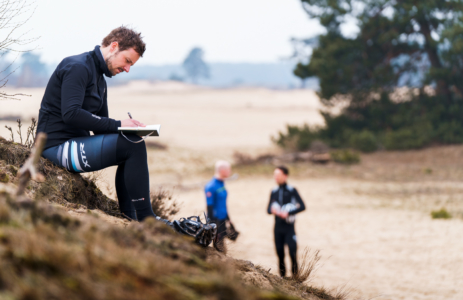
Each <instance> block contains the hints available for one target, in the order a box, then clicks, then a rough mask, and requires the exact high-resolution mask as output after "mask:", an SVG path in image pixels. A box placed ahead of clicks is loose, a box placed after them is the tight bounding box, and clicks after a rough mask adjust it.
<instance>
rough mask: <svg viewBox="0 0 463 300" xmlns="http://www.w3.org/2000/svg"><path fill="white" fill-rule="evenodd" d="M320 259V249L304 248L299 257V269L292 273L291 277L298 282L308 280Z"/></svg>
mask: <svg viewBox="0 0 463 300" xmlns="http://www.w3.org/2000/svg"><path fill="white" fill-rule="evenodd" d="M320 259H321V256H320V250H314V251H312V250H311V249H310V248H304V251H303V252H302V256H301V258H300V259H299V262H300V264H299V270H298V272H297V273H296V274H293V277H292V279H293V280H295V281H297V282H300V283H303V282H305V281H307V280H309V279H310V276H311V275H313V273H314V272H315V271H316V270H317V268H318V263H319V262H320Z"/></svg>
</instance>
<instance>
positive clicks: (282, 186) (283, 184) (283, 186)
mask: <svg viewBox="0 0 463 300" xmlns="http://www.w3.org/2000/svg"><path fill="white" fill-rule="evenodd" d="M286 185H287V183H286V182H285V183H282V184H280V185H279V187H280V188H285V187H286Z"/></svg>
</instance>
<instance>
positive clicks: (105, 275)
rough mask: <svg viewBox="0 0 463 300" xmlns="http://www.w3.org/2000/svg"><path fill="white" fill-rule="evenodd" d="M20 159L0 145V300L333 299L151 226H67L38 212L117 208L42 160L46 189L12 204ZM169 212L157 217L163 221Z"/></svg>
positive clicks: (15, 148)
mask: <svg viewBox="0 0 463 300" xmlns="http://www.w3.org/2000/svg"><path fill="white" fill-rule="evenodd" d="M27 155H28V149H27V148H26V147H25V146H21V145H17V144H14V143H11V142H6V141H4V140H0V171H1V172H3V173H5V174H8V175H11V176H12V178H13V179H12V180H11V181H10V182H9V183H8V184H3V183H0V299H224V300H225V299H282V300H284V299H288V300H290V299H317V297H314V295H315V294H314V293H308V292H307V291H314V290H317V291H319V293H318V294H319V295H320V296H321V297H322V298H321V299H337V298H333V297H331V296H330V295H329V293H326V294H324V292H320V291H321V290H319V289H316V288H313V287H309V286H306V285H304V284H302V283H301V282H298V281H296V280H292V279H281V278H279V277H277V276H275V275H272V274H269V272H268V271H266V270H263V269H262V268H261V267H254V266H253V265H252V263H250V262H244V261H237V260H234V259H232V258H229V257H226V256H224V255H223V254H221V253H218V252H216V251H215V250H214V249H213V248H211V247H208V248H206V249H205V248H202V247H199V246H197V245H196V244H194V242H193V240H192V239H190V238H188V237H185V236H183V235H180V234H177V233H175V232H173V231H172V229H171V228H169V227H167V226H166V225H164V224H163V223H162V222H158V221H156V220H154V219H148V220H146V221H145V222H143V223H137V222H132V223H130V224H128V225H127V226H125V227H123V226H116V225H113V224H110V223H108V222H107V221H105V220H104V219H102V218H98V217H97V215H96V214H94V213H92V212H91V211H90V210H88V213H86V214H85V210H84V215H82V214H80V216H79V218H75V217H73V216H72V215H70V214H69V213H66V211H65V210H64V209H61V208H60V207H59V205H56V204H55V205H54V206H52V205H50V204H48V203H47V202H48V201H49V202H55V203H61V204H65V206H66V207H68V209H69V207H71V208H78V207H79V206H80V207H81V206H82V205H85V206H86V207H89V208H91V207H94V208H100V209H102V210H104V209H107V211H106V212H107V213H110V214H111V213H113V212H114V210H116V209H117V204H116V203H115V202H114V201H112V200H111V199H109V198H107V197H104V196H102V194H101V192H100V191H99V189H98V188H97V187H96V186H95V185H94V183H92V182H91V181H89V180H88V179H85V178H83V177H81V176H80V175H78V174H71V173H69V172H67V171H65V170H64V169H62V168H59V167H56V166H53V165H52V164H50V163H49V162H47V161H46V160H41V161H40V163H39V169H40V171H41V172H43V173H44V174H45V175H46V181H45V182H44V183H42V184H39V183H35V182H31V183H30V185H29V189H28V191H27V195H28V197H30V198H26V199H22V200H19V199H17V198H16V197H15V196H13V195H12V194H13V193H14V192H12V191H14V189H15V188H14V184H15V182H16V180H17V179H16V178H15V177H14V176H13V173H14V171H15V170H16V172H17V167H18V166H19V165H20V164H21V163H22V162H23V161H24V160H25V158H26V156H27ZM153 198H154V199H155V201H156V203H157V204H164V205H165V201H166V199H167V201H169V200H168V199H170V200H172V194H171V192H169V191H167V190H165V189H160V190H158V191H156V192H155V193H154V194H153ZM31 199H36V200H31ZM37 200H48V201H37ZM108 202H110V204H108ZM174 203H176V202H175V201H174ZM112 204H114V205H115V206H111V207H110V209H108V205H112ZM176 206H177V204H175V205H172V203H171V205H170V206H169V205H167V206H159V207H158V209H160V208H162V207H164V210H163V211H164V212H165V213H166V212H170V213H172V212H174V211H175V209H176ZM167 208H168V209H167ZM71 211H72V209H71ZM78 211H80V212H82V209H81V208H80V209H78ZM169 216H170V215H169ZM243 264H246V265H248V267H246V268H243V267H242V265H243ZM246 278H254V279H256V278H258V279H259V280H247V279H246Z"/></svg>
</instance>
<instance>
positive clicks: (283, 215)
mask: <svg viewBox="0 0 463 300" xmlns="http://www.w3.org/2000/svg"><path fill="white" fill-rule="evenodd" d="M278 216H279V217H280V218H282V219H286V218H287V217H288V216H289V213H288V212H287V211H281V212H280V213H279V214H278Z"/></svg>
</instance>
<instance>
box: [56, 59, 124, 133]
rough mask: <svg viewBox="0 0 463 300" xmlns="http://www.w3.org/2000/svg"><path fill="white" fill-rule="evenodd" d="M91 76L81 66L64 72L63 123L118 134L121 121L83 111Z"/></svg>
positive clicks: (77, 65)
mask: <svg viewBox="0 0 463 300" xmlns="http://www.w3.org/2000/svg"><path fill="white" fill-rule="evenodd" d="M90 75H91V74H90V72H89V70H88V69H87V67H86V66H84V65H81V64H73V65H70V66H69V67H68V68H67V69H66V70H63V74H62V76H61V78H62V85H61V116H62V118H63V121H64V123H65V124H67V125H70V126H73V127H76V128H80V129H85V130H91V131H93V132H117V127H120V126H121V121H116V120H114V119H110V118H108V117H102V116H96V115H94V114H92V113H90V112H88V111H86V110H84V109H82V104H83V102H84V98H85V90H86V88H87V82H88V81H89V78H90ZM106 110H107V107H106ZM106 113H107V111H106Z"/></svg>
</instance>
